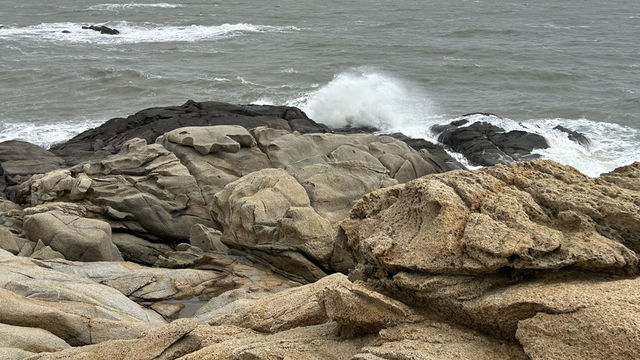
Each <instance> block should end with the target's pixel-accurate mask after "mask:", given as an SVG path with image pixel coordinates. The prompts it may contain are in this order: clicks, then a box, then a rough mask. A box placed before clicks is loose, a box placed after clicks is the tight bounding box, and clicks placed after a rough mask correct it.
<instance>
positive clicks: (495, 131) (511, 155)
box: [432, 119, 549, 166]
mask: <svg viewBox="0 0 640 360" xmlns="http://www.w3.org/2000/svg"><path fill="white" fill-rule="evenodd" d="M467 123H468V120H466V119H461V120H458V121H454V122H452V123H450V124H448V125H440V126H435V127H432V131H434V132H435V133H440V135H439V136H438V141H440V142H441V143H443V144H444V145H446V146H448V147H450V148H451V149H452V150H453V151H456V152H459V153H461V154H463V155H464V156H465V157H466V158H467V159H468V160H469V162H470V163H471V164H472V165H481V166H492V165H497V164H508V163H510V162H512V161H515V160H532V159H536V158H538V157H539V155H537V154H532V151H533V150H534V149H546V148H548V147H549V144H548V143H547V141H546V140H545V138H544V137H543V136H541V135H538V134H534V133H529V132H526V131H519V130H514V131H509V132H506V131H505V130H504V129H502V128H500V127H497V126H494V125H492V124H490V123H488V122H484V121H481V122H475V123H473V124H471V125H468V126H463V125H466V124H467Z"/></svg>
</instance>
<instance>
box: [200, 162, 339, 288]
mask: <svg viewBox="0 0 640 360" xmlns="http://www.w3.org/2000/svg"><path fill="white" fill-rule="evenodd" d="M212 208H213V212H214V213H215V214H216V220H218V222H219V223H220V224H222V225H223V228H224V233H223V237H222V241H223V242H224V243H225V244H227V245H229V246H231V247H235V248H241V249H243V250H246V251H248V252H249V253H250V254H251V255H253V256H256V257H257V258H259V259H262V260H263V261H265V262H267V263H270V264H273V265H274V266H275V267H277V268H279V269H281V270H282V271H283V272H284V273H285V274H289V275H290V276H291V277H292V278H296V280H298V278H297V276H299V277H301V279H300V280H301V281H315V280H317V279H319V278H321V277H322V276H324V275H325V273H324V271H323V270H322V269H320V268H319V267H318V266H317V265H316V264H314V263H312V262H311V261H309V260H308V259H307V258H305V257H304V256H302V255H300V254H299V253H297V252H296V250H301V251H305V250H307V251H308V252H309V253H312V254H323V253H322V252H323V251H324V252H325V253H326V249H322V248H321V249H315V248H313V249H311V248H310V245H311V244H301V243H299V242H298V243H295V242H294V243H293V244H292V243H291V241H290V240H289V239H287V238H286V236H285V237H284V238H283V240H285V241H287V242H288V243H287V242H282V243H281V242H279V239H280V236H279V231H278V228H279V226H280V225H281V223H279V221H280V220H281V219H282V218H283V217H285V216H286V215H287V212H289V211H290V209H291V208H308V211H311V212H312V211H313V209H311V208H310V205H309V197H308V196H307V193H306V192H305V190H304V188H302V186H300V184H299V183H298V182H297V181H296V180H295V179H294V178H293V177H292V176H291V175H289V174H288V173H287V172H286V171H285V170H282V169H264V170H260V171H256V172H253V173H251V174H249V175H247V176H244V177H243V178H241V179H239V180H237V181H234V182H232V183H230V184H228V185H227V186H225V188H224V190H222V191H220V192H219V193H217V194H216V195H215V202H214V204H212ZM291 211H292V213H289V214H290V215H292V214H295V211H296V210H291ZM299 220H301V221H304V220H306V221H309V222H310V224H309V225H311V226H316V224H317V223H318V222H320V224H322V222H321V220H322V219H318V218H317V217H309V216H307V217H306V218H302V219H299ZM284 221H285V224H286V220H284ZM285 226H286V225H285ZM298 226H300V227H304V226H307V224H305V223H301V224H299V225H298ZM290 228H291V227H290V226H289V229H290ZM315 228H317V229H319V230H326V231H330V232H329V234H326V235H323V234H317V235H316V236H317V237H319V238H321V239H326V237H327V236H328V237H330V236H331V234H332V233H333V229H331V228H327V227H322V226H316V227H315ZM323 236H324V237H323ZM294 245H295V246H294ZM296 246H297V247H296ZM321 246H325V247H326V245H325V243H321ZM323 255H324V254H323Z"/></svg>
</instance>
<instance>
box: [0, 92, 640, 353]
mask: <svg viewBox="0 0 640 360" xmlns="http://www.w3.org/2000/svg"><path fill="white" fill-rule="evenodd" d="M218 111H219V113H218ZM234 120H238V122H237V123H236V122H235V121H234ZM208 124H220V125H216V126H200V125H208ZM256 124H259V125H262V126H258V127H255V126H254V125H256ZM314 124H315V123H313V122H312V121H311V120H309V119H308V118H306V115H304V113H302V112H300V111H299V110H297V109H295V108H286V107H263V106H231V105H228V104H221V103H192V102H190V103H187V104H185V105H184V106H182V107H177V108H173V109H166V108H163V109H148V110H145V111H143V112H141V113H139V115H136V116H132V117H130V118H128V119H120V120H117V119H116V120H113V121H111V122H108V123H107V124H105V126H104V127H103V128H102V130H101V131H103V132H102V133H101V132H100V131H97V130H96V131H89V132H86V133H85V134H84V135H81V136H79V137H77V138H76V139H74V140H72V141H71V142H69V143H67V144H65V145H60V146H59V147H58V148H57V150H56V149H54V152H56V154H61V157H62V158H64V161H65V163H62V162H61V161H62V160H60V159H61V158H60V157H57V156H56V155H51V153H42V151H40V150H34V151H35V153H37V154H40V155H42V157H43V158H45V160H47V159H49V160H51V159H53V162H54V163H55V164H57V165H55V167H53V168H51V169H48V168H47V171H48V172H46V173H42V174H35V175H33V176H31V177H30V178H28V179H27V178H26V176H27V175H28V174H27V175H24V176H22V175H20V176H19V177H16V176H13V175H12V176H10V177H6V176H4V175H6V173H5V174H3V179H5V180H7V179H10V181H11V183H10V184H8V185H9V187H8V191H6V193H5V194H6V195H7V198H8V199H5V198H4V197H0V248H3V249H4V250H3V249H0V298H1V299H2V306H0V357H7V358H27V357H30V358H31V359H113V358H122V357H126V358H137V359H181V360H188V359H278V358H285V359H336V360H338V359H339V360H342V359H345V360H346V359H358V360H381V359H389V360H391V359H394V360H395V359H434V358H436V359H451V358H465V359H467V358H468V359H487V360H488V359H496V358H510V359H583V358H590V359H608V358H612V357H614V358H640V340H638V339H640V331H639V330H638V329H639V328H640V327H639V326H638V324H640V295H639V294H640V292H639V291H637V290H638V288H639V287H640V283H639V281H640V280H639V279H640V277H639V276H638V275H639V274H640V185H639V183H640V163H635V164H632V165H629V166H626V167H622V168H619V169H616V170H615V171H613V172H611V173H608V174H604V175H602V176H601V177H599V178H590V177H587V176H585V175H583V174H581V173H579V172H577V171H576V170H575V169H573V168H570V167H567V166H562V165H560V164H557V163H555V162H552V161H543V160H533V161H526V162H512V163H510V164H509V165H497V166H494V167H490V168H484V169H481V170H477V171H463V170H457V171H448V172H445V171H446V170H451V169H452V168H455V163H454V162H447V161H446V160H443V158H442V157H441V156H440V155H437V154H435V153H436V152H437V149H434V148H430V147H429V144H428V143H421V142H420V141H414V140H415V139H414V140H411V139H408V138H407V139H405V140H402V137H401V136H399V135H397V134H395V135H396V136H374V135H370V134H352V133H330V132H327V129H325V128H323V127H322V126H318V125H317V124H315V125H314ZM137 125H140V126H139V127H137V128H136V126H137ZM185 125H189V126H186V127H185ZM263 125H267V126H263ZM472 126H473V125H471V126H469V127H472ZM483 126H484V125H483ZM458 127H459V126H458ZM469 127H467V128H469ZM164 129H166V131H164ZM483 129H484V128H482V129H479V130H478V131H480V132H482V131H485V130H486V131H488V132H487V133H486V134H484V135H487V134H489V132H491V131H494V130H495V129H492V128H487V129H484V130H483ZM292 130H293V131H292ZM110 131H111V132H110ZM161 131H163V133H162V134H160V132H161ZM157 135H161V136H158V137H157V138H156V136H157ZM458 135H459V134H458ZM458 135H455V136H458ZM463 135H464V134H463ZM484 135H483V136H484ZM489 135H491V136H488V138H490V139H489V140H490V141H489V140H487V139H485V140H487V141H489V142H491V143H492V146H495V147H496V149H498V150H499V151H500V152H502V153H504V154H507V155H508V154H509V153H512V155H508V156H510V157H511V160H513V159H516V158H519V157H520V158H522V157H524V158H526V157H528V156H529V155H527V152H529V153H530V150H527V149H525V148H526V147H527V146H529V145H526V144H525V146H523V145H522V144H519V143H518V141H519V140H518V139H527V140H532V143H536V142H537V141H538V140H539V139H537V138H530V137H529V135H527V134H520V133H516V134H510V133H509V134H508V133H504V134H502V135H500V131H498V130H495V131H494V133H491V134H489ZM135 136H141V137H144V139H141V138H135ZM464 136H466V135H464ZM464 136H462V137H464ZM516 140H518V141H516ZM153 141H155V143H152V142H153ZM410 145H411V146H410ZM1 148H2V146H0V149H1ZM27 148H28V146H27ZM440 150H441V149H440ZM58 151H59V152H58ZM502 153H499V152H497V151H493V152H491V151H490V152H489V154H490V156H489V158H491V156H494V155H495V156H497V155H500V156H502V155H501V154H502ZM513 154H515V155H513ZM0 155H1V154H0ZM40 155H38V156H40ZM2 156H5V157H7V159H8V158H9V157H10V156H13V155H11V154H9V152H7V153H5V154H4V155H2ZM495 156H494V157H493V159H494V160H495V159H498V157H495ZM88 158H92V159H93V160H90V161H85V160H87V159H88ZM511 160H509V161H511ZM6 161H13V160H6ZM6 161H5V162H6ZM47 161H48V160H47ZM0 163H2V162H1V161H0ZM76 163H77V164H76ZM2 164H4V163H2ZM65 164H67V165H69V164H75V165H74V166H72V167H70V168H64V165H65ZM25 174H26V173H25ZM13 201H15V202H16V203H14V202H13ZM123 259H126V260H128V261H130V262H128V261H123ZM71 260H73V261H71ZM78 260H80V261H78ZM347 274H348V276H347ZM168 322H170V323H168Z"/></svg>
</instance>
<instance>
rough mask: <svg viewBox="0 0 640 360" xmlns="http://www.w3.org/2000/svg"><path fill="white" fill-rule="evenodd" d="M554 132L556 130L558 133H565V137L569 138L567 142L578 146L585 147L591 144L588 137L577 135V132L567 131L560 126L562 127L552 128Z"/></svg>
mask: <svg viewBox="0 0 640 360" xmlns="http://www.w3.org/2000/svg"><path fill="white" fill-rule="evenodd" d="M553 129H554V130H558V131H562V132H563V133H567V135H568V136H569V140H571V141H573V142H575V143H578V144H580V145H583V146H586V145H589V144H591V140H589V138H588V137H586V136H585V135H584V134H582V133H579V132H577V131H573V130H571V129H567V128H566V127H564V126H562V125H558V126H556V127H554V128H553Z"/></svg>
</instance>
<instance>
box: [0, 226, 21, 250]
mask: <svg viewBox="0 0 640 360" xmlns="http://www.w3.org/2000/svg"><path fill="white" fill-rule="evenodd" d="M0 249H4V250H7V251H8V252H10V253H12V254H14V255H16V254H18V253H19V252H20V248H19V247H18V243H17V242H16V239H15V237H14V236H13V234H12V233H11V232H10V231H9V230H6V229H2V228H0Z"/></svg>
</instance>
